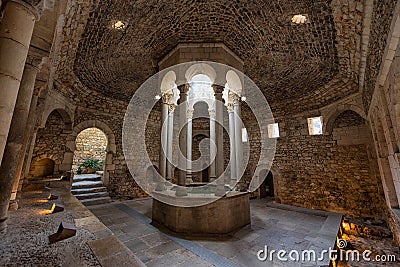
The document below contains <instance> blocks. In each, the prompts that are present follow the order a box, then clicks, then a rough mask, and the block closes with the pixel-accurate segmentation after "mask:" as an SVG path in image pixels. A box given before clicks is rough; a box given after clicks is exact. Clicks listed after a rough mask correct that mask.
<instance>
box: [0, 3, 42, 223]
mask: <svg viewBox="0 0 400 267" xmlns="http://www.w3.org/2000/svg"><path fill="white" fill-rule="evenodd" d="M37 18H38V13H37V11H36V9H35V8H34V7H33V6H32V5H30V4H28V3H26V2H24V1H21V0H19V1H17V0H12V1H8V2H7V4H6V6H5V9H4V15H3V18H2V20H1V24H0V92H1V97H0V161H1V160H2V159H3V153H4V148H5V146H6V141H7V136H8V132H9V129H10V125H11V119H12V115H13V111H14V107H15V102H16V100H17V95H18V89H19V86H20V83H21V78H22V73H23V71H24V67H25V61H26V57H27V55H28V49H29V44H30V42H31V38H32V33H33V27H34V25H35V20H36V19H37ZM2 191H3V188H1V189H0V195H4V194H3V193H4V192H2ZM8 197H9V196H7V198H8ZM7 201H8V199H7ZM0 216H3V215H0ZM5 220H6V218H3V217H0V228H1V223H2V221H5Z"/></svg>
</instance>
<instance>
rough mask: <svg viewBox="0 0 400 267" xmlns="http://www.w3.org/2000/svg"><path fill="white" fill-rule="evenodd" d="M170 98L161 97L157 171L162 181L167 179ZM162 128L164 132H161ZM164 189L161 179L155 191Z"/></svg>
mask: <svg viewBox="0 0 400 267" xmlns="http://www.w3.org/2000/svg"><path fill="white" fill-rule="evenodd" d="M169 98H170V96H169V95H167V94H164V95H163V96H162V110H161V113H162V114H161V128H160V132H161V143H160V158H159V170H160V176H161V177H162V178H164V179H166V178H167V153H168V101H169ZM163 127H164V130H163ZM165 189H166V187H165V183H164V181H163V179H161V180H160V181H158V182H157V187H156V189H155V190H156V191H164V190H165Z"/></svg>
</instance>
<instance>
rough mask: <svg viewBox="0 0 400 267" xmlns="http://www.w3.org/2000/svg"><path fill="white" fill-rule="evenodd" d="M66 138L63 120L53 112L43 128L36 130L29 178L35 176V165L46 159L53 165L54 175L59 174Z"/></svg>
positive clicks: (57, 113) (56, 112) (58, 114)
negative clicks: (52, 162) (51, 161)
mask: <svg viewBox="0 0 400 267" xmlns="http://www.w3.org/2000/svg"><path fill="white" fill-rule="evenodd" d="M67 136H68V133H67V132H66V131H65V123H64V121H63V118H62V117H61V115H60V113H59V112H58V111H53V112H52V113H50V115H49V117H48V119H47V122H46V125H45V127H44V128H39V129H38V132H37V136H36V143H35V148H34V150H33V156H32V163H31V168H30V172H29V175H28V176H29V177H35V176H37V173H35V169H36V164H37V162H39V161H40V160H41V159H46V158H47V159H51V160H53V161H54V163H55V164H54V175H57V174H59V165H60V164H61V162H62V159H63V157H64V153H65V142H66V137H67Z"/></svg>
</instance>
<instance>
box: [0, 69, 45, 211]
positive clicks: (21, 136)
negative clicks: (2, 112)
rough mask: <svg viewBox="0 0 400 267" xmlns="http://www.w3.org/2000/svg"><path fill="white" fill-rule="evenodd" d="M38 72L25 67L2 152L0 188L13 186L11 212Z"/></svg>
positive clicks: (15, 204)
mask: <svg viewBox="0 0 400 267" xmlns="http://www.w3.org/2000/svg"><path fill="white" fill-rule="evenodd" d="M38 70H39V69H38V68H37V67H35V66H32V65H30V64H26V65H25V70H24V73H23V75H22V80H21V86H20V88H19V92H18V97H17V102H16V104H15V109H14V114H13V118H12V121H11V125H10V131H9V134H8V138H7V144H6V148H5V150H4V157H3V160H2V163H1V166H0V177H1V179H0V185H1V187H2V188H3V187H5V188H7V187H8V186H9V185H8V183H11V184H13V185H12V191H11V198H10V209H11V210H16V209H17V208H18V203H17V201H16V198H17V191H18V185H19V179H20V174H21V169H22V165H23V160H24V154H25V153H24V152H25V151H24V149H23V148H24V141H25V134H26V130H27V128H28V115H29V108H30V106H31V100H32V95H33V89H34V87H35V81H36V75H37V73H38ZM6 183H7V184H6ZM0 200H2V197H0ZM2 204H3V203H2V202H0V205H2Z"/></svg>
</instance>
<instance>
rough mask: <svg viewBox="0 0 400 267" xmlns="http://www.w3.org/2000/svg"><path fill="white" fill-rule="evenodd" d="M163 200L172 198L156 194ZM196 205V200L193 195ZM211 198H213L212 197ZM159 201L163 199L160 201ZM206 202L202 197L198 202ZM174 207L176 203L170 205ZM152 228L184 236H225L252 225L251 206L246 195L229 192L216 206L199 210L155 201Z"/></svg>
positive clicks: (163, 194)
mask: <svg viewBox="0 0 400 267" xmlns="http://www.w3.org/2000/svg"><path fill="white" fill-rule="evenodd" d="M155 194H160V195H159V196H160V197H162V198H169V197H170V198H171V199H174V200H175V203H177V202H179V198H176V199H175V197H174V196H172V195H170V194H168V193H163V192H156V193H155ZM190 198H191V200H193V201H194V202H195V201H196V196H195V195H194V196H193V195H191V196H190ZM210 198H211V197H210ZM158 199H160V198H158ZM200 200H204V196H203V197H199V201H200ZM168 202H169V203H173V201H168ZM152 219H153V221H152V224H153V225H155V226H157V227H159V228H166V229H168V230H170V231H172V232H175V233H181V234H185V235H194V236H196V235H199V236H200V235H201V236H207V235H225V234H228V233H230V232H233V231H235V230H238V229H240V228H242V227H243V226H246V225H248V224H250V202H249V193H247V192H229V193H228V194H227V195H226V196H225V197H222V198H220V199H218V200H216V201H214V202H211V203H209V204H206V205H202V206H197V207H181V206H178V205H177V206H174V205H170V204H166V203H164V202H161V201H159V200H157V199H156V198H154V199H153V208H152Z"/></svg>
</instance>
